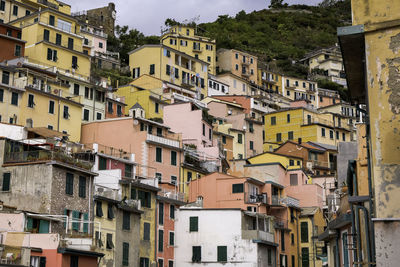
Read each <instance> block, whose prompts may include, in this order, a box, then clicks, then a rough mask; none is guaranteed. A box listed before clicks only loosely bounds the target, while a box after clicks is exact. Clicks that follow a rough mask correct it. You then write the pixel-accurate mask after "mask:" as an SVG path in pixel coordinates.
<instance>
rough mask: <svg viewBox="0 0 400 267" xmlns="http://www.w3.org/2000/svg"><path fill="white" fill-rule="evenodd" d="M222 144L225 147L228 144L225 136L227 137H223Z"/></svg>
mask: <svg viewBox="0 0 400 267" xmlns="http://www.w3.org/2000/svg"><path fill="white" fill-rule="evenodd" d="M222 143H223V144H224V145H225V144H226V136H225V135H223V136H222Z"/></svg>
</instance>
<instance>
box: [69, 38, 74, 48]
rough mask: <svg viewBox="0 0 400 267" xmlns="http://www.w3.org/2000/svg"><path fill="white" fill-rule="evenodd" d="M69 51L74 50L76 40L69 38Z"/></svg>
mask: <svg viewBox="0 0 400 267" xmlns="http://www.w3.org/2000/svg"><path fill="white" fill-rule="evenodd" d="M68 49H74V39H72V38H68Z"/></svg>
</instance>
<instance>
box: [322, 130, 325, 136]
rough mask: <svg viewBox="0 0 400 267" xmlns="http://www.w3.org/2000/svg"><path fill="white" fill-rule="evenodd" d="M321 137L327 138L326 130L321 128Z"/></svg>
mask: <svg viewBox="0 0 400 267" xmlns="http://www.w3.org/2000/svg"><path fill="white" fill-rule="evenodd" d="M321 136H322V137H325V128H321Z"/></svg>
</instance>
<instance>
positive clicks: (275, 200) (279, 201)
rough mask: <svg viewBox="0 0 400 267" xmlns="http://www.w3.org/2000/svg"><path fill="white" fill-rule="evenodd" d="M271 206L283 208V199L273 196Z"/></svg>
mask: <svg viewBox="0 0 400 267" xmlns="http://www.w3.org/2000/svg"><path fill="white" fill-rule="evenodd" d="M271 205H272V206H283V203H282V198H281V197H279V196H276V195H272V196H271Z"/></svg>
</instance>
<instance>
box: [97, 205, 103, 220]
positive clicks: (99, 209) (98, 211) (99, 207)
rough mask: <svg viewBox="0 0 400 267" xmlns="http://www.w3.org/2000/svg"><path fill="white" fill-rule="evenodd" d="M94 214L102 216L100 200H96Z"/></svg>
mask: <svg viewBox="0 0 400 267" xmlns="http://www.w3.org/2000/svg"><path fill="white" fill-rule="evenodd" d="M96 216H97V217H103V206H102V202H101V201H96Z"/></svg>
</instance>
